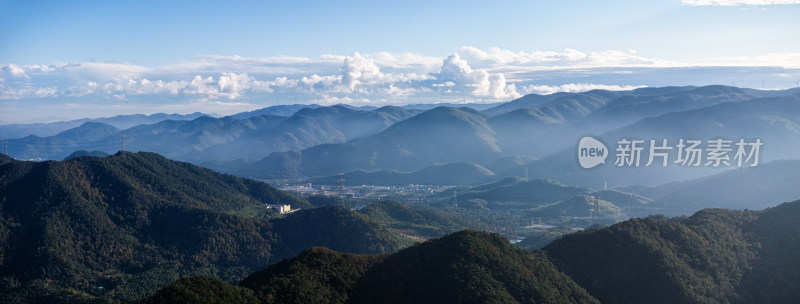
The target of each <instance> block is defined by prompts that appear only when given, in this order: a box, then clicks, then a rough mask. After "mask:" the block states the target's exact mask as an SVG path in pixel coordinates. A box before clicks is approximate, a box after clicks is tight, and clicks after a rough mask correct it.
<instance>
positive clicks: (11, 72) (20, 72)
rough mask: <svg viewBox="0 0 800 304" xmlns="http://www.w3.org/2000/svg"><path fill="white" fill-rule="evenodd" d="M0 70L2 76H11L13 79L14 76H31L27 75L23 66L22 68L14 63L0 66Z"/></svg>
mask: <svg viewBox="0 0 800 304" xmlns="http://www.w3.org/2000/svg"><path fill="white" fill-rule="evenodd" d="M0 72H2V74H0V75H2V77H4V78H12V79H14V78H15V79H30V78H31V77H30V76H28V74H27V73H25V69H24V68H22V67H20V66H17V65H14V64H8V65H4V66H3V67H2V68H0ZM0 79H2V78H0Z"/></svg>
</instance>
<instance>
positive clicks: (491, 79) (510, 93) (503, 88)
mask: <svg viewBox="0 0 800 304" xmlns="http://www.w3.org/2000/svg"><path fill="white" fill-rule="evenodd" d="M437 80H439V81H440V83H437V84H436V86H440V87H441V86H448V85H449V86H462V87H472V88H473V90H472V91H471V95H473V96H476V97H491V98H498V99H499V98H509V97H512V98H516V97H519V96H521V95H520V94H519V93H517V90H516V87H515V86H514V85H509V84H507V83H506V78H505V76H504V75H503V74H499V73H495V74H490V73H489V72H487V71H486V70H482V69H474V70H473V69H472V67H470V66H469V64H468V63H467V61H466V60H464V59H462V58H461V56H459V55H458V53H453V54H452V55H450V56H448V57H447V58H446V59H445V60H444V62H443V63H442V67H441V71H440V72H439V74H438V75H437Z"/></svg>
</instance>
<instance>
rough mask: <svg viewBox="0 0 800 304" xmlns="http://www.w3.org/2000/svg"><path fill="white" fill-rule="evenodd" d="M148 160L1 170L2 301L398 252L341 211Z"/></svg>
mask: <svg viewBox="0 0 800 304" xmlns="http://www.w3.org/2000/svg"><path fill="white" fill-rule="evenodd" d="M265 203H272V204H274V203H281V204H291V205H292V207H293V208H297V207H306V206H309V204H308V202H307V201H305V200H303V199H299V198H296V197H294V196H291V195H289V194H286V193H284V192H282V191H279V190H276V189H274V188H272V187H270V186H269V185H267V184H264V183H261V182H257V181H253V180H248V179H241V178H237V177H234V176H230V175H223V174H218V173H215V172H213V171H211V170H207V169H203V168H200V167H197V166H194V165H191V164H188V163H181V162H175V161H171V160H168V159H166V158H163V157H161V156H159V155H157V154H152V153H127V154H121V153H120V154H117V155H113V156H109V157H106V158H99V157H78V158H75V159H71V160H67V161H49V162H38V163H37V162H17V161H13V160H9V161H3V164H2V165H0V294H2V296H0V302H58V301H70V302H74V301H88V300H92V299H95V300H104V301H105V300H108V301H111V300H136V299H140V298H142V297H144V296H147V295H151V294H152V293H153V292H155V291H156V290H157V289H159V288H161V287H163V286H166V285H167V284H169V283H171V282H173V281H175V280H177V279H178V278H179V276H183V275H197V274H205V275H210V276H213V277H217V278H221V279H223V280H226V281H229V282H236V281H238V280H239V279H241V278H243V277H244V276H245V275H247V274H249V273H251V272H253V271H255V270H257V269H260V268H262V267H264V266H266V265H269V264H270V263H273V262H275V261H279V260H280V259H283V258H285V257H288V256H292V255H295V254H297V253H299V252H300V251H302V250H304V249H306V248H309V247H312V246H326V247H329V248H332V249H335V250H340V251H345V252H356V253H381V252H387V251H395V250H397V249H399V248H400V245H399V244H400V242H401V241H402V240H401V239H400V238H399V237H398V236H396V235H395V234H392V233H390V232H388V231H387V230H386V229H385V228H383V227H381V226H380V225H379V224H377V223H376V222H374V221H372V220H369V219H367V218H366V217H365V216H363V215H359V214H356V213H353V212H350V211H347V210H344V209H341V208H337V207H325V208H317V209H307V210H301V211H299V212H295V213H293V214H291V215H288V216H286V217H283V218H276V219H268V218H267V216H265V214H266V211H264V213H261V216H260V217H258V218H252V217H250V218H248V217H244V216H241V215H239V214H243V213H241V212H239V211H241V210H243V209H245V208H263V204H265Z"/></svg>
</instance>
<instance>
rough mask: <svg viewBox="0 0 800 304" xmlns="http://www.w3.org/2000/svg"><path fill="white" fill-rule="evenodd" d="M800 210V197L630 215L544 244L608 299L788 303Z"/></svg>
mask: <svg viewBox="0 0 800 304" xmlns="http://www.w3.org/2000/svg"><path fill="white" fill-rule="evenodd" d="M798 216H800V201H795V202H791V203H785V204H782V205H780V206H778V207H774V208H770V209H766V210H764V211H734V210H724V209H706V210H702V211H700V212H698V213H696V214H695V215H693V216H691V217H688V218H674V219H667V218H664V217H649V218H644V219H631V220H629V221H625V222H622V223H619V224H616V225H613V226H610V227H607V228H604V229H600V230H594V231H590V232H583V233H575V234H570V235H567V236H565V237H563V238H562V239H560V240H557V241H555V242H553V243H552V244H550V245H549V246H547V247H545V248H544V252H545V253H546V254H547V256H548V257H549V258H550V259H551V260H552V261H553V262H554V263H555V264H556V265H557V266H558V268H559V269H561V270H562V271H564V272H565V273H567V274H568V275H570V276H571V277H572V278H573V279H574V280H575V281H576V282H578V284H580V285H581V286H583V287H585V288H586V289H587V291H589V293H591V294H592V295H593V296H595V297H597V298H598V299H600V300H601V301H602V302H604V303H789V302H793V301H795V300H796V299H797V297H798V296H800V288H798V286H800V285H798V283H799V282H800V276H798V275H797V274H798V273H800V257H799V256H798V255H797V252H798V250H800V242H798V241H797V237H796V235H797V234H798V233H800V226H798V225H797V222H796V218H797V217H798ZM589 248H591V249H590V250H589Z"/></svg>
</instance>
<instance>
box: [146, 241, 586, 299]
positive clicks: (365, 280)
mask: <svg viewBox="0 0 800 304" xmlns="http://www.w3.org/2000/svg"><path fill="white" fill-rule="evenodd" d="M175 285H178V287H169V288H167V289H166V290H174V289H179V288H180V286H181V285H185V283H182V282H178V283H176V284H175ZM240 286H242V287H246V288H248V289H250V290H252V291H254V292H255V295H256V296H257V297H258V299H259V300H260V302H261V303H597V300H596V299H594V298H592V297H591V296H590V295H589V294H587V293H586V291H585V290H584V289H583V288H581V287H580V286H578V285H577V284H575V282H573V281H572V280H570V278H569V277H567V276H566V275H564V274H563V273H561V272H559V271H558V270H557V269H556V268H555V267H554V266H553V264H552V263H550V262H549V261H548V260H547V259H546V258H545V257H544V256H543V255H542V254H539V253H530V252H527V251H524V250H521V249H518V248H516V247H514V246H512V245H511V244H509V243H508V241H507V240H506V239H505V238H503V237H501V236H499V235H496V234H488V233H484V232H477V231H472V230H464V231H460V232H456V233H453V234H450V235H447V236H445V237H442V238H439V239H433V240H430V241H427V242H425V243H420V244H417V245H415V246H412V247H409V248H406V249H404V250H401V251H399V252H397V253H393V254H385V255H353V254H342V253H337V252H334V251H331V250H328V249H325V248H312V249H309V250H306V251H304V252H303V253H301V254H299V255H297V256H295V257H293V258H291V259H286V260H283V261H281V262H280V263H277V264H274V265H271V266H270V267H268V268H266V269H264V270H262V271H259V272H256V273H254V274H253V275H251V276H249V277H248V278H246V279H245V280H243V281H242V282H241V283H240ZM232 288H233V287H232V286H227V287H214V289H215V290H222V292H224V294H228V292H229V291H230V290H232ZM196 293H199V291H194V290H186V291H184V294H185V295H184V294H170V293H168V292H159V293H158V294H157V295H156V297H155V298H154V299H148V300H147V301H149V302H146V303H167V302H172V303H187V302H182V299H186V298H187V295H189V296H190V295H192V294H196ZM248 294H249V292H241V295H240V297H242V298H243V297H244V296H246V295H248ZM211 296H212V297H220V295H216V294H215V295H211ZM240 303H246V302H240Z"/></svg>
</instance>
